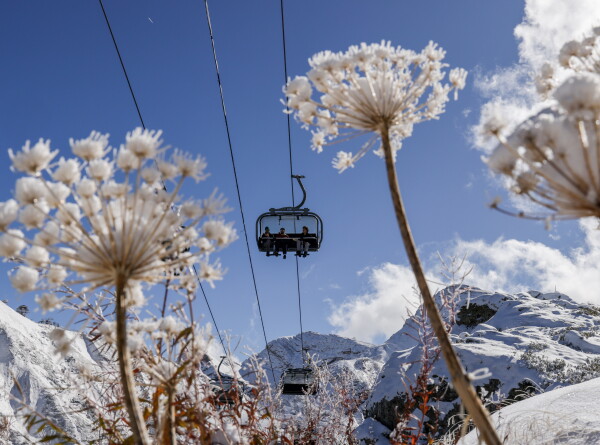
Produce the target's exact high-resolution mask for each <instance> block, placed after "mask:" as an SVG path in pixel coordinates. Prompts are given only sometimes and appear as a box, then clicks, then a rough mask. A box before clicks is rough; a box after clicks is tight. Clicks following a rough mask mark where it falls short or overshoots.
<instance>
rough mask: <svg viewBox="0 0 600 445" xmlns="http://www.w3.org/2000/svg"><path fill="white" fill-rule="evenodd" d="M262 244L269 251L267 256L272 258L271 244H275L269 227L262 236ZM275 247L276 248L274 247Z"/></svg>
mask: <svg viewBox="0 0 600 445" xmlns="http://www.w3.org/2000/svg"><path fill="white" fill-rule="evenodd" d="M260 239H261V244H262V245H263V247H264V248H265V250H266V251H267V256H271V244H273V234H272V233H271V229H269V227H265V233H263V234H262V235H261V236H260ZM273 247H275V246H273Z"/></svg>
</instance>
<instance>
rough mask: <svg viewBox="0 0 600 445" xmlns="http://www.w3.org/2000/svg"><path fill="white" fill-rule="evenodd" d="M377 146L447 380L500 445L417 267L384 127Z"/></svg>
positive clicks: (491, 442) (488, 438)
mask: <svg viewBox="0 0 600 445" xmlns="http://www.w3.org/2000/svg"><path fill="white" fill-rule="evenodd" d="M381 143H382V147H383V152H384V154H385V166H386V170H387V177H388V184H389V187H390V193H391V195H392V201H393V203H394V210H395V212H396V219H397V220H398V226H399V227H400V233H401V235H402V241H403V242H404V248H405V249H406V255H407V256H408V260H409V262H410V265H411V267H412V270H413V273H414V274H415V278H416V280H417V285H418V287H419V291H420V293H421V296H422V298H423V306H424V307H425V311H426V312H427V317H428V318H429V321H430V322H431V327H432V328H433V331H434V332H435V335H436V337H437V339H438V342H439V344H440V348H441V350H442V354H443V355H444V360H445V361H446V366H447V368H448V371H449V373H450V379H451V380H452V384H453V385H454V388H455V389H456V392H457V393H458V395H459V396H460V398H461V400H462V402H463V403H464V405H465V407H466V409H467V411H468V413H469V414H470V415H471V417H472V418H473V421H474V422H475V426H476V427H477V428H478V429H479V432H480V434H481V437H482V439H483V440H484V441H485V443H486V444H488V445H501V444H502V442H501V440H500V438H499V437H498V433H497V432H496V430H495V429H494V426H493V424H492V422H491V418H490V415H489V413H488V412H487V410H486V409H485V407H484V406H483V404H482V403H481V400H479V397H477V394H476V392H475V389H474V388H473V386H472V385H471V382H470V381H469V377H468V375H467V373H466V372H465V371H464V369H463V367H462V364H461V362H460V360H459V358H458V355H457V354H456V352H455V351H454V348H452V343H451V342H450V337H449V336H448V332H447V331H446V327H445V325H444V321H443V320H442V316H441V315H440V312H439V311H438V308H437V306H436V304H435V300H434V299H433V297H432V295H431V293H430V291H429V286H428V285H427V280H426V279H425V273H424V272H423V268H422V266H421V262H420V260H419V256H418V254H417V249H416V247H415V242H414V240H413V237H412V233H411V231H410V226H409V225H408V219H407V218H406V212H405V210H404V204H403V202H402V195H401V194H400V186H399V185H398V177H397V175H396V167H395V165H394V158H393V154H392V147H391V144H390V137H389V130H388V126H387V125H383V128H382V130H381Z"/></svg>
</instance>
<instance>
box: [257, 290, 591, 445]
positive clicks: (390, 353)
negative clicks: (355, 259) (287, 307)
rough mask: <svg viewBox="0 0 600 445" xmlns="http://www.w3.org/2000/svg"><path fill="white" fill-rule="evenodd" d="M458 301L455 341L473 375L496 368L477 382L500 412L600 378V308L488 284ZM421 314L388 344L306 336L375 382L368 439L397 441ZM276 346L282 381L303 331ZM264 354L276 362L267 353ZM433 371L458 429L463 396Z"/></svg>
mask: <svg viewBox="0 0 600 445" xmlns="http://www.w3.org/2000/svg"><path fill="white" fill-rule="evenodd" d="M456 305H457V306H456V307H457V309H456V310H457V320H456V324H455V325H454V327H453V329H452V331H451V338H452V341H453V343H454V345H455V347H456V350H457V352H458V354H459V356H460V358H461V360H462V362H463V364H464V366H465V368H466V369H467V371H468V372H471V373H474V372H476V371H478V370H482V369H484V368H487V370H488V371H489V373H487V375H486V373H483V374H481V373H480V375H484V378H482V379H480V380H477V381H475V382H474V384H475V385H476V386H477V388H478V391H479V393H480V395H481V396H482V398H484V399H485V400H486V403H488V404H489V405H490V406H491V407H492V409H495V408H499V407H501V406H504V405H505V404H509V403H512V402H514V401H515V400H519V399H522V398H525V397H529V396H531V395H533V394H536V393H539V392H548V391H552V390H553V389H556V388H560V387H563V386H568V385H571V384H574V383H579V382H583V381H586V380H589V379H591V378H594V377H597V376H600V309H598V308H596V307H593V306H589V305H582V304H578V303H575V302H574V301H573V300H571V299H570V298H569V297H568V296H566V295H564V294H560V293H546V294H543V293H540V292H535V291H530V292H527V293H520V294H515V295H511V294H503V293H495V292H486V291H483V290H480V289H470V290H469V291H463V292H461V293H460V295H459V296H458V297H457V301H456ZM419 315H420V314H419V313H417V314H416V315H415V316H414V317H411V318H410V319H409V320H408V322H407V323H406V324H405V325H404V327H402V329H400V330H399V331H398V332H397V333H396V334H394V335H392V336H391V337H390V338H389V339H388V340H387V341H386V343H385V344H384V345H381V346H374V345H368V344H365V343H361V342H357V341H355V340H350V339H347V338H343V337H340V336H336V335H321V334H317V333H312V332H309V333H305V334H304V347H305V349H307V350H308V351H309V353H310V354H311V355H313V356H314V358H315V360H317V362H318V363H328V364H330V367H333V368H334V372H335V368H336V367H342V366H343V367H345V368H347V369H350V370H352V371H353V376H354V378H355V383H357V384H358V385H359V386H362V387H366V386H368V385H369V384H371V383H372V390H371V394H370V397H369V398H368V400H367V401H366V402H365V403H364V405H363V406H362V412H363V414H364V415H365V417H364V420H363V421H362V424H361V425H360V427H359V428H358V430H357V435H358V437H360V438H369V439H371V440H375V441H377V442H375V443H378V444H385V443H389V441H388V440H387V438H386V435H387V434H389V432H390V430H391V429H393V428H394V426H395V425H396V418H397V415H396V412H397V410H402V407H403V403H404V400H405V399H404V397H405V394H404V392H405V391H406V385H405V382H407V383H411V381H414V378H415V376H416V374H417V373H418V372H419V370H420V366H421V363H420V356H421V349H420V348H419V347H417V346H418V344H417V341H416V340H415V339H414V337H415V330H414V326H415V320H416V319H417V318H418V317H419ZM269 350H270V352H271V360H272V361H273V367H274V369H275V377H276V378H279V376H280V374H281V373H282V372H283V371H284V370H285V369H286V368H296V367H301V366H302V358H301V353H300V350H301V345H300V337H299V336H294V337H284V338H280V339H277V340H274V341H272V342H270V343H269ZM259 356H260V358H261V359H262V360H263V362H264V363H265V364H266V366H267V367H268V356H267V353H266V350H265V351H263V352H261V353H260V354H259ZM268 375H269V378H271V374H270V373H268ZM431 375H432V380H431V382H432V384H433V385H435V386H436V394H437V397H439V404H438V407H439V409H440V415H441V416H440V419H441V427H442V431H444V430H447V429H449V428H451V427H452V420H454V419H455V418H456V417H454V414H456V413H458V411H459V403H460V400H459V399H458V397H457V395H456V393H455V392H454V391H453V390H452V389H451V387H450V386H449V385H448V372H447V369H446V367H445V365H444V362H443V360H439V361H438V362H437V363H436V364H435V366H434V368H433V372H432V373H431ZM285 397H286V398H288V399H289V401H288V402H286V403H288V404H290V405H294V404H295V402H293V400H294V399H295V398H296V397H299V396H285ZM571 409H573V407H571ZM515 443H516V442H515Z"/></svg>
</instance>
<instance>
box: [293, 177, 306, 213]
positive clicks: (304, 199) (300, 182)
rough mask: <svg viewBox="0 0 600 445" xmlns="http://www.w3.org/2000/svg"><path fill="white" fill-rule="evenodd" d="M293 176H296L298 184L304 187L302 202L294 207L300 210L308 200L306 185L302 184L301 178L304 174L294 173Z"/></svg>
mask: <svg viewBox="0 0 600 445" xmlns="http://www.w3.org/2000/svg"><path fill="white" fill-rule="evenodd" d="M292 178H295V179H296V180H297V181H298V184H300V188H301V189H302V202H301V203H300V204H298V205H297V206H296V207H294V210H300V208H301V207H302V206H303V205H304V202H306V189H305V188H304V185H303V184H302V181H301V179H302V178H304V176H303V175H292Z"/></svg>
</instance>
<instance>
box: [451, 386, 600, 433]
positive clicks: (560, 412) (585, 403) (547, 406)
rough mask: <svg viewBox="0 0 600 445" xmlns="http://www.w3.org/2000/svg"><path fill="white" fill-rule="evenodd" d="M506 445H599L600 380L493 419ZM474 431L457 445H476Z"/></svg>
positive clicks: (557, 392) (502, 412) (526, 403)
mask: <svg viewBox="0 0 600 445" xmlns="http://www.w3.org/2000/svg"><path fill="white" fill-rule="evenodd" d="M492 418H493V420H494V423H495V425H496V428H497V429H498V432H499V434H500V437H502V438H505V443H507V444H528V445H547V444H569V445H592V444H597V443H600V422H599V421H600V379H598V378H597V379H593V380H590V381H588V382H584V383H579V384H577V385H572V386H567V387H565V388H560V389H556V390H554V391H550V392H547V393H545V394H540V395H538V396H535V397H531V398H529V399H527V400H523V401H521V402H517V403H515V404H513V405H510V406H507V407H506V408H503V409H501V410H500V411H498V412H497V413H495V414H494V415H493V416H492ZM478 443H479V441H478V438H477V433H476V431H473V432H471V433H470V434H468V435H467V436H466V437H465V438H464V439H463V440H461V441H460V442H459V445H478Z"/></svg>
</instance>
